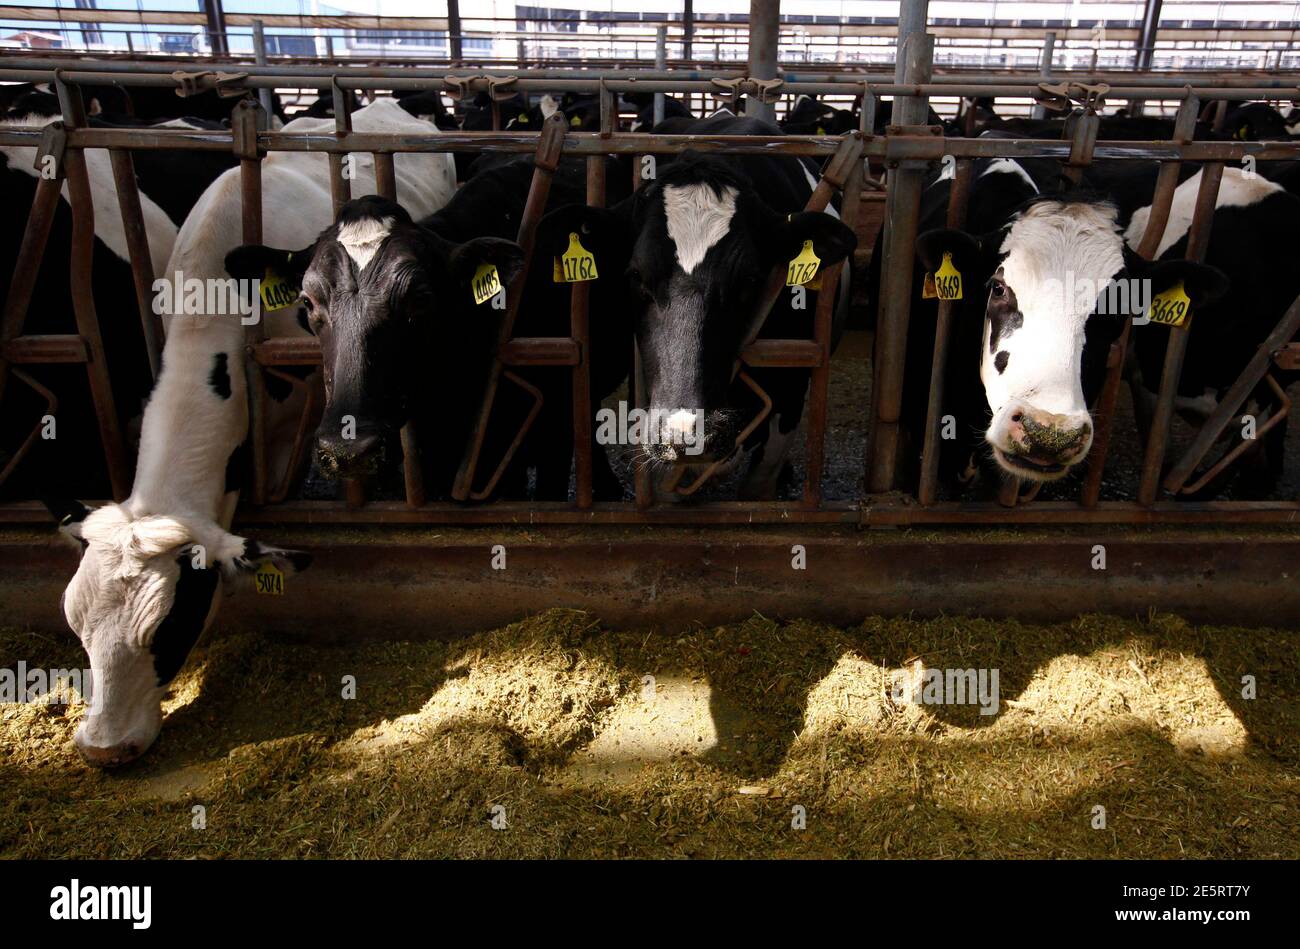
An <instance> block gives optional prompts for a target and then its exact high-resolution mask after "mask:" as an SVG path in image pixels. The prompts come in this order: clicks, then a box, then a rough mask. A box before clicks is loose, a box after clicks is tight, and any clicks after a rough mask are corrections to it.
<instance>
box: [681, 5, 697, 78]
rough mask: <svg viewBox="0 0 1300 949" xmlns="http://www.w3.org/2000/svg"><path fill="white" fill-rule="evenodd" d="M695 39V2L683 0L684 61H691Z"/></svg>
mask: <svg viewBox="0 0 1300 949" xmlns="http://www.w3.org/2000/svg"><path fill="white" fill-rule="evenodd" d="M694 39H695V0H682V59H683V60H685V61H686V62H688V63H689V62H690V61H691V43H692V42H693V41H694Z"/></svg>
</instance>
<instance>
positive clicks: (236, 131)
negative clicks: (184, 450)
mask: <svg viewBox="0 0 1300 949" xmlns="http://www.w3.org/2000/svg"><path fill="white" fill-rule="evenodd" d="M260 108H261V107H260V106H259V105H257V104H256V103H255V102H253V101H251V100H246V101H244V102H241V103H239V105H237V106H236V107H235V110H234V112H233V113H231V116H230V129H231V134H232V138H233V147H234V151H235V155H236V156H237V157H238V158H239V201H240V221H241V228H242V237H243V241H244V243H245V244H260V243H262V152H261V150H260V149H259V148H258V145H257V125H258V110H259V109H260ZM265 339H266V326H265V325H264V324H263V322H262V321H261V320H258V321H257V322H256V323H253V324H251V325H249V326H246V327H244V343H245V346H246V356H245V359H244V370H245V375H246V377H247V380H248V439H249V443H250V445H251V448H252V451H251V455H252V459H253V490H252V495H253V503H254V504H265V503H266V500H267V480H268V477H269V475H268V471H267V450H266V379H265V378H264V377H263V375H262V369H261V366H260V365H259V364H258V362H257V358H256V355H255V354H256V351H257V346H258V345H259V344H260V343H261V342H262V341H263V340H265Z"/></svg>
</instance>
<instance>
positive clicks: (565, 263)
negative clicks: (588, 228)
mask: <svg viewBox="0 0 1300 949" xmlns="http://www.w3.org/2000/svg"><path fill="white" fill-rule="evenodd" d="M552 277H553V278H554V280H555V282H556V283H585V282H586V281H588V280H596V279H598V278H599V277H600V274H599V273H597V272H596V257H595V255H594V254H592V252H591V251H589V250H587V248H585V247H583V246H582V241H580V240H579V239H578V233H577V232H576V231H571V232H570V233H569V246H568V248H567V249H566V250H565V251H564V253H563V254H561V255H560V256H559V257H556V258H555V270H554V272H553V273H552Z"/></svg>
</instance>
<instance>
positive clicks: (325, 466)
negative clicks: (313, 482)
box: [316, 432, 383, 478]
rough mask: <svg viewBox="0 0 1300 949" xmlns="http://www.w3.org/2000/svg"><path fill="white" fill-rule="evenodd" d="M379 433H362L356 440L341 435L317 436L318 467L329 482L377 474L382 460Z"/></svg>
mask: <svg viewBox="0 0 1300 949" xmlns="http://www.w3.org/2000/svg"><path fill="white" fill-rule="evenodd" d="M382 454H383V453H382V450H381V439H380V438H379V435H378V434H377V433H373V432H358V433H357V434H356V437H355V438H344V437H343V436H342V435H338V434H333V433H331V434H328V435H321V434H317V436H316V464H317V465H318V466H319V468H320V470H321V474H323V475H325V477H327V478H353V477H360V476H362V475H367V474H373V473H374V472H375V471H376V470H378V468H379V464H380V461H381V460H382V459H381V456H382Z"/></svg>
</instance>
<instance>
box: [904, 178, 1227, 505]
mask: <svg viewBox="0 0 1300 949" xmlns="http://www.w3.org/2000/svg"><path fill="white" fill-rule="evenodd" d="M1027 166H1028V167H1033V166H1032V164H1031V163H1025V162H1014V161H1010V160H1007V159H998V160H996V161H992V162H987V163H982V164H981V165H978V166H977V167H976V169H975V175H974V178H973V181H972V184H971V191H970V202H971V203H970V210H969V233H968V232H962V231H954V230H948V229H935V230H926V227H927V225H928V224H930V223H931V222H933V223H938V222H941V221H942V220H943V216H944V214H945V213H946V204H947V200H946V188H947V182H941V183H940V184H939V185H938V186H937V187H938V188H939V189H940V190H939V191H938V192H937V197H938V200H934V201H932V202H930V204H929V207H928V208H927V209H926V210H927V213H926V214H925V215H924V216H923V219H922V225H921V227H922V230H923V231H924V233H922V234H921V236H920V238H918V242H917V249H918V253H919V255H920V257H921V260H922V262H923V264H924V266H925V268H926V269H928V270H929V271H930V272H932V273H935V272H938V271H940V270H941V268H944V267H945V258H947V261H948V263H949V264H950V265H951V267H952V268H954V269H955V270H957V271H958V272H959V273H960V274H961V283H962V297H961V299H960V301H958V302H957V303H956V304H955V306H956V311H955V313H954V316H953V321H952V335H951V336H950V338H949V360H948V366H949V369H948V373H947V376H946V379H945V400H944V403H943V405H942V406H941V409H940V416H941V417H942V416H946V415H951V416H953V418H954V421H955V422H956V433H955V435H956V437H955V438H954V439H950V440H945V441H941V442H940V446H941V456H940V476H941V478H942V479H943V480H944V482H945V483H946V484H947V486H948V487H949V489H950V490H957V489H959V487H960V485H961V484H962V483H963V482H967V481H969V479H970V478H971V477H972V476H973V474H974V473H975V472H976V471H977V470H978V468H979V467H980V465H981V463H982V462H983V460H984V459H983V457H981V456H982V454H983V453H982V452H980V451H979V450H978V448H979V446H978V441H982V442H983V443H985V445H986V446H987V450H988V452H989V453H990V454H991V456H992V459H993V460H994V461H995V462H996V464H997V466H998V468H1000V469H1001V470H1002V471H1004V472H1006V473H1009V474H1012V475H1015V476H1017V477H1019V478H1022V479H1025V480H1030V481H1050V480H1055V479H1057V478H1060V477H1062V476H1063V475H1064V474H1065V473H1066V472H1067V471H1069V470H1070V469H1071V468H1072V467H1074V466H1075V465H1077V464H1078V463H1079V462H1080V461H1082V460H1083V459H1084V458H1085V457H1086V455H1087V453H1088V450H1089V448H1090V447H1091V443H1092V435H1093V424H1092V419H1091V415H1090V413H1089V406H1090V404H1091V403H1092V401H1093V400H1094V399H1095V397H1096V395H1097V394H1098V392H1099V391H1100V387H1101V383H1102V381H1103V379H1104V376H1105V363H1106V356H1107V353H1108V351H1109V347H1110V344H1111V343H1112V342H1113V341H1114V340H1115V339H1116V338H1117V337H1118V335H1119V333H1120V332H1121V330H1122V329H1123V321H1124V320H1125V319H1127V318H1129V317H1130V316H1132V315H1135V312H1134V310H1135V307H1136V306H1138V304H1139V303H1140V302H1141V299H1142V298H1141V297H1140V296H1139V295H1138V294H1137V293H1136V292H1133V293H1129V292H1128V289H1129V288H1134V289H1136V286H1137V284H1135V283H1134V281H1137V282H1143V281H1145V283H1144V284H1143V285H1144V286H1145V287H1147V288H1148V289H1149V292H1150V294H1151V295H1155V294H1159V293H1161V292H1163V291H1165V290H1167V289H1169V288H1171V287H1173V286H1174V285H1175V284H1177V283H1179V282H1181V283H1182V284H1183V285H1184V286H1185V288H1186V292H1187V295H1188V296H1189V297H1190V299H1191V301H1192V306H1193V307H1194V308H1196V309H1197V310H1198V311H1200V310H1205V311H1206V312H1209V311H1208V308H1209V307H1210V306H1211V304H1213V303H1214V301H1216V300H1217V299H1218V298H1219V297H1220V296H1221V295H1222V294H1223V293H1224V291H1225V289H1226V282H1225V280H1224V278H1223V275H1222V274H1221V273H1220V272H1219V270H1217V269H1215V268H1214V267H1210V266H1205V265H1200V264H1195V263H1189V262H1186V261H1183V260H1180V259H1179V260H1175V259H1166V260H1158V261H1155V262H1147V261H1144V260H1142V259H1141V258H1139V257H1138V256H1137V255H1136V254H1135V253H1133V251H1132V250H1131V248H1129V247H1128V246H1127V245H1126V244H1125V241H1124V232H1123V228H1122V222H1121V217H1120V212H1119V210H1118V209H1117V207H1116V206H1115V204H1114V203H1112V202H1111V201H1109V200H1107V199H1106V198H1104V197H1098V196H1097V195H1095V194H1090V193H1079V192H1076V193H1056V194H1053V193H1037V192H1038V190H1039V187H1040V185H1039V183H1038V182H1039V181H1042V180H1048V179H1049V178H1050V177H1051V175H1050V174H1048V175H1043V174H1031V173H1030V171H1029V170H1028V168H1027ZM1034 170H1035V171H1040V170H1041V171H1046V166H1038V167H1037V168H1035V169H1034ZM1142 173H1143V174H1147V170H1146V169H1143V170H1142ZM931 190H933V189H931ZM1112 281H1114V283H1113V284H1112ZM921 283H922V275H921V274H920V273H918V274H917V276H916V280H915V286H914V289H913V316H912V320H911V323H910V328H909V338H908V364H907V367H906V371H905V375H904V379H905V393H904V416H905V417H904V419H903V427H904V429H905V430H908V434H909V435H910V437H911V443H912V448H913V453H915V451H917V450H919V446H920V438H921V435H922V434H923V432H924V427H923V426H924V417H925V407H926V401H927V399H928V389H929V377H930V373H929V368H930V353H931V351H932V347H933V343H934V323H935V313H936V311H937V301H936V300H933V299H924V298H923V297H922V287H921ZM1108 286H1117V287H1124V288H1125V292H1124V293H1122V294H1121V293H1118V292H1110V291H1108V290H1107V287H1108ZM976 328H978V329H976ZM977 353H978V356H977V355H976V354H977ZM977 380H978V381H977ZM977 440H978V441H977ZM910 460H912V461H914V460H915V459H914V458H912V459H910Z"/></svg>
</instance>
